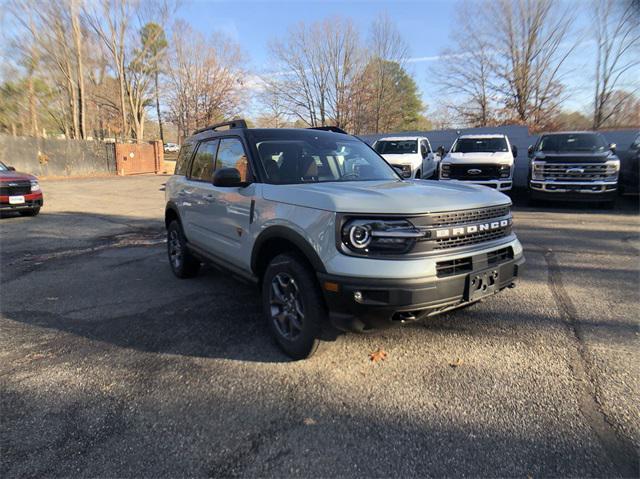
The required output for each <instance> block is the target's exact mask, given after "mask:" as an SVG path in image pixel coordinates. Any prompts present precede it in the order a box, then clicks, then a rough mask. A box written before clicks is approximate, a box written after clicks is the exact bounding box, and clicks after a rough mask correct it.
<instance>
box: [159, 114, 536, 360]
mask: <svg viewBox="0 0 640 479" xmlns="http://www.w3.org/2000/svg"><path fill="white" fill-rule="evenodd" d="M166 199H167V204H166V216H165V224H166V227H167V247H168V255H169V261H170V264H171V268H172V269H173V272H174V274H175V275H176V276H178V277H180V278H187V277H190V276H194V275H195V274H196V273H197V272H198V269H199V267H200V264H201V262H204V261H206V262H211V263H213V264H214V265H217V266H218V267H220V268H222V269H225V270H228V271H230V272H231V273H232V274H233V275H235V276H238V277H241V278H244V279H246V280H248V281H250V282H253V283H256V284H258V285H260V288H261V294H262V307H263V311H264V315H265V317H266V319H267V321H268V324H269V327H270V329H271V331H272V332H273V334H274V336H275V338H276V341H277V342H278V344H279V345H280V346H281V347H282V349H283V350H284V351H285V352H286V353H287V354H289V355H290V356H291V357H293V358H296V359H301V358H306V357H309V356H310V355H312V354H313V353H314V352H315V351H316V349H317V348H318V346H319V345H320V344H321V342H322V341H323V339H331V337H332V336H331V335H332V333H333V332H334V331H336V330H351V331H358V332H365V331H370V330H372V329H375V328H379V327H385V326H390V325H394V324H402V323H407V322H410V321H415V320H419V319H421V318H424V317H427V316H430V315H433V314H436V313H441V312H443V311H447V310H449V309H453V308H456V307H460V306H464V305H467V304H471V303H474V302H476V301H478V300H480V299H482V298H485V297H488V296H490V295H493V294H494V293H497V292H498V291H500V290H502V289H503V288H506V287H509V286H513V285H514V279H515V277H516V276H517V274H518V268H519V266H520V265H522V264H523V263H524V257H523V254H522V246H521V245H520V243H519V242H518V240H517V239H516V237H515V235H514V234H513V232H512V230H511V221H512V220H511V212H510V200H509V198H507V197H506V196H505V195H503V194H502V193H499V192H497V191H495V190H490V189H488V188H484V187H481V186H475V185H465V184H461V183H455V184H454V183H447V184H443V183H440V182H437V181H424V180H404V179H402V178H401V176H400V175H399V174H398V173H397V172H396V171H395V170H394V169H393V168H392V167H391V166H390V165H389V164H388V163H386V161H385V160H384V159H383V158H382V157H381V156H379V155H378V154H377V153H376V152H375V150H373V149H372V148H371V147H370V146H368V145H367V144H366V143H364V142H363V141H361V140H359V139H357V138H355V137H353V136H350V135H348V134H346V133H345V132H343V131H342V130H340V129H338V128H334V127H326V128H322V129H249V128H247V127H246V124H245V122H244V121H243V120H235V121H231V122H227V123H223V124H220V125H214V126H211V127H209V128H205V129H202V130H199V131H197V132H195V133H194V135H193V136H192V137H191V138H189V139H187V140H186V141H185V142H184V144H183V145H182V148H181V150H180V153H179V156H178V160H177V165H176V172H175V175H174V176H172V177H171V178H170V179H169V181H168V182H167V184H166Z"/></svg>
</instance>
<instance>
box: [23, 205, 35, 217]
mask: <svg viewBox="0 0 640 479" xmlns="http://www.w3.org/2000/svg"><path fill="white" fill-rule="evenodd" d="M38 213H40V207H38V208H31V209H29V210H20V214H21V215H22V216H36V215H37V214H38Z"/></svg>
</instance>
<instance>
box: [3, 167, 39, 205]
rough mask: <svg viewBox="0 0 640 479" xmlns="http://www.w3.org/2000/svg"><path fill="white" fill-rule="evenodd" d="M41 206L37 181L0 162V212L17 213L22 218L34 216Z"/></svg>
mask: <svg viewBox="0 0 640 479" xmlns="http://www.w3.org/2000/svg"><path fill="white" fill-rule="evenodd" d="M42 204H43V199H42V191H41V190H40V185H39V184H38V179H37V178H36V177H35V176H33V175H29V174H27V173H19V172H17V171H16V169H15V168H14V167H13V166H7V165H5V164H4V163H2V162H1V161H0V212H3V213H4V212H6V211H17V212H18V213H20V214H21V215H23V216H35V215H37V214H38V213H40V208H42Z"/></svg>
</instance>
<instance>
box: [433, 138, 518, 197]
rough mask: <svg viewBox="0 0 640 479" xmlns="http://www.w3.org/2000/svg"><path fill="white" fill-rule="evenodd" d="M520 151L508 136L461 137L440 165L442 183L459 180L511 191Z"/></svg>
mask: <svg viewBox="0 0 640 479" xmlns="http://www.w3.org/2000/svg"><path fill="white" fill-rule="evenodd" d="M517 156H518V149H517V148H516V146H515V145H511V142H510V141H509V138H507V136H506V135H499V134H496V135H461V136H459V137H458V138H456V141H455V142H454V143H453V145H452V146H451V149H450V150H449V153H448V154H447V155H446V156H445V157H444V158H443V159H442V161H441V162H440V175H439V176H440V179H441V180H444V181H446V180H458V181H465V182H469V183H473V184H476V185H484V186H489V187H491V188H495V189H497V190H499V191H508V190H510V189H511V187H512V185H513V162H514V158H515V157H517Z"/></svg>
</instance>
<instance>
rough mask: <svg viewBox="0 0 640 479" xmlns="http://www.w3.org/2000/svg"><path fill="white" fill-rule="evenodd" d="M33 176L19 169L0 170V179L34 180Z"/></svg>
mask: <svg viewBox="0 0 640 479" xmlns="http://www.w3.org/2000/svg"><path fill="white" fill-rule="evenodd" d="M35 179H37V178H36V177H35V176H33V175H30V174H28V173H20V172H19V171H0V181H16V180H23V181H24V180H35Z"/></svg>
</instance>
